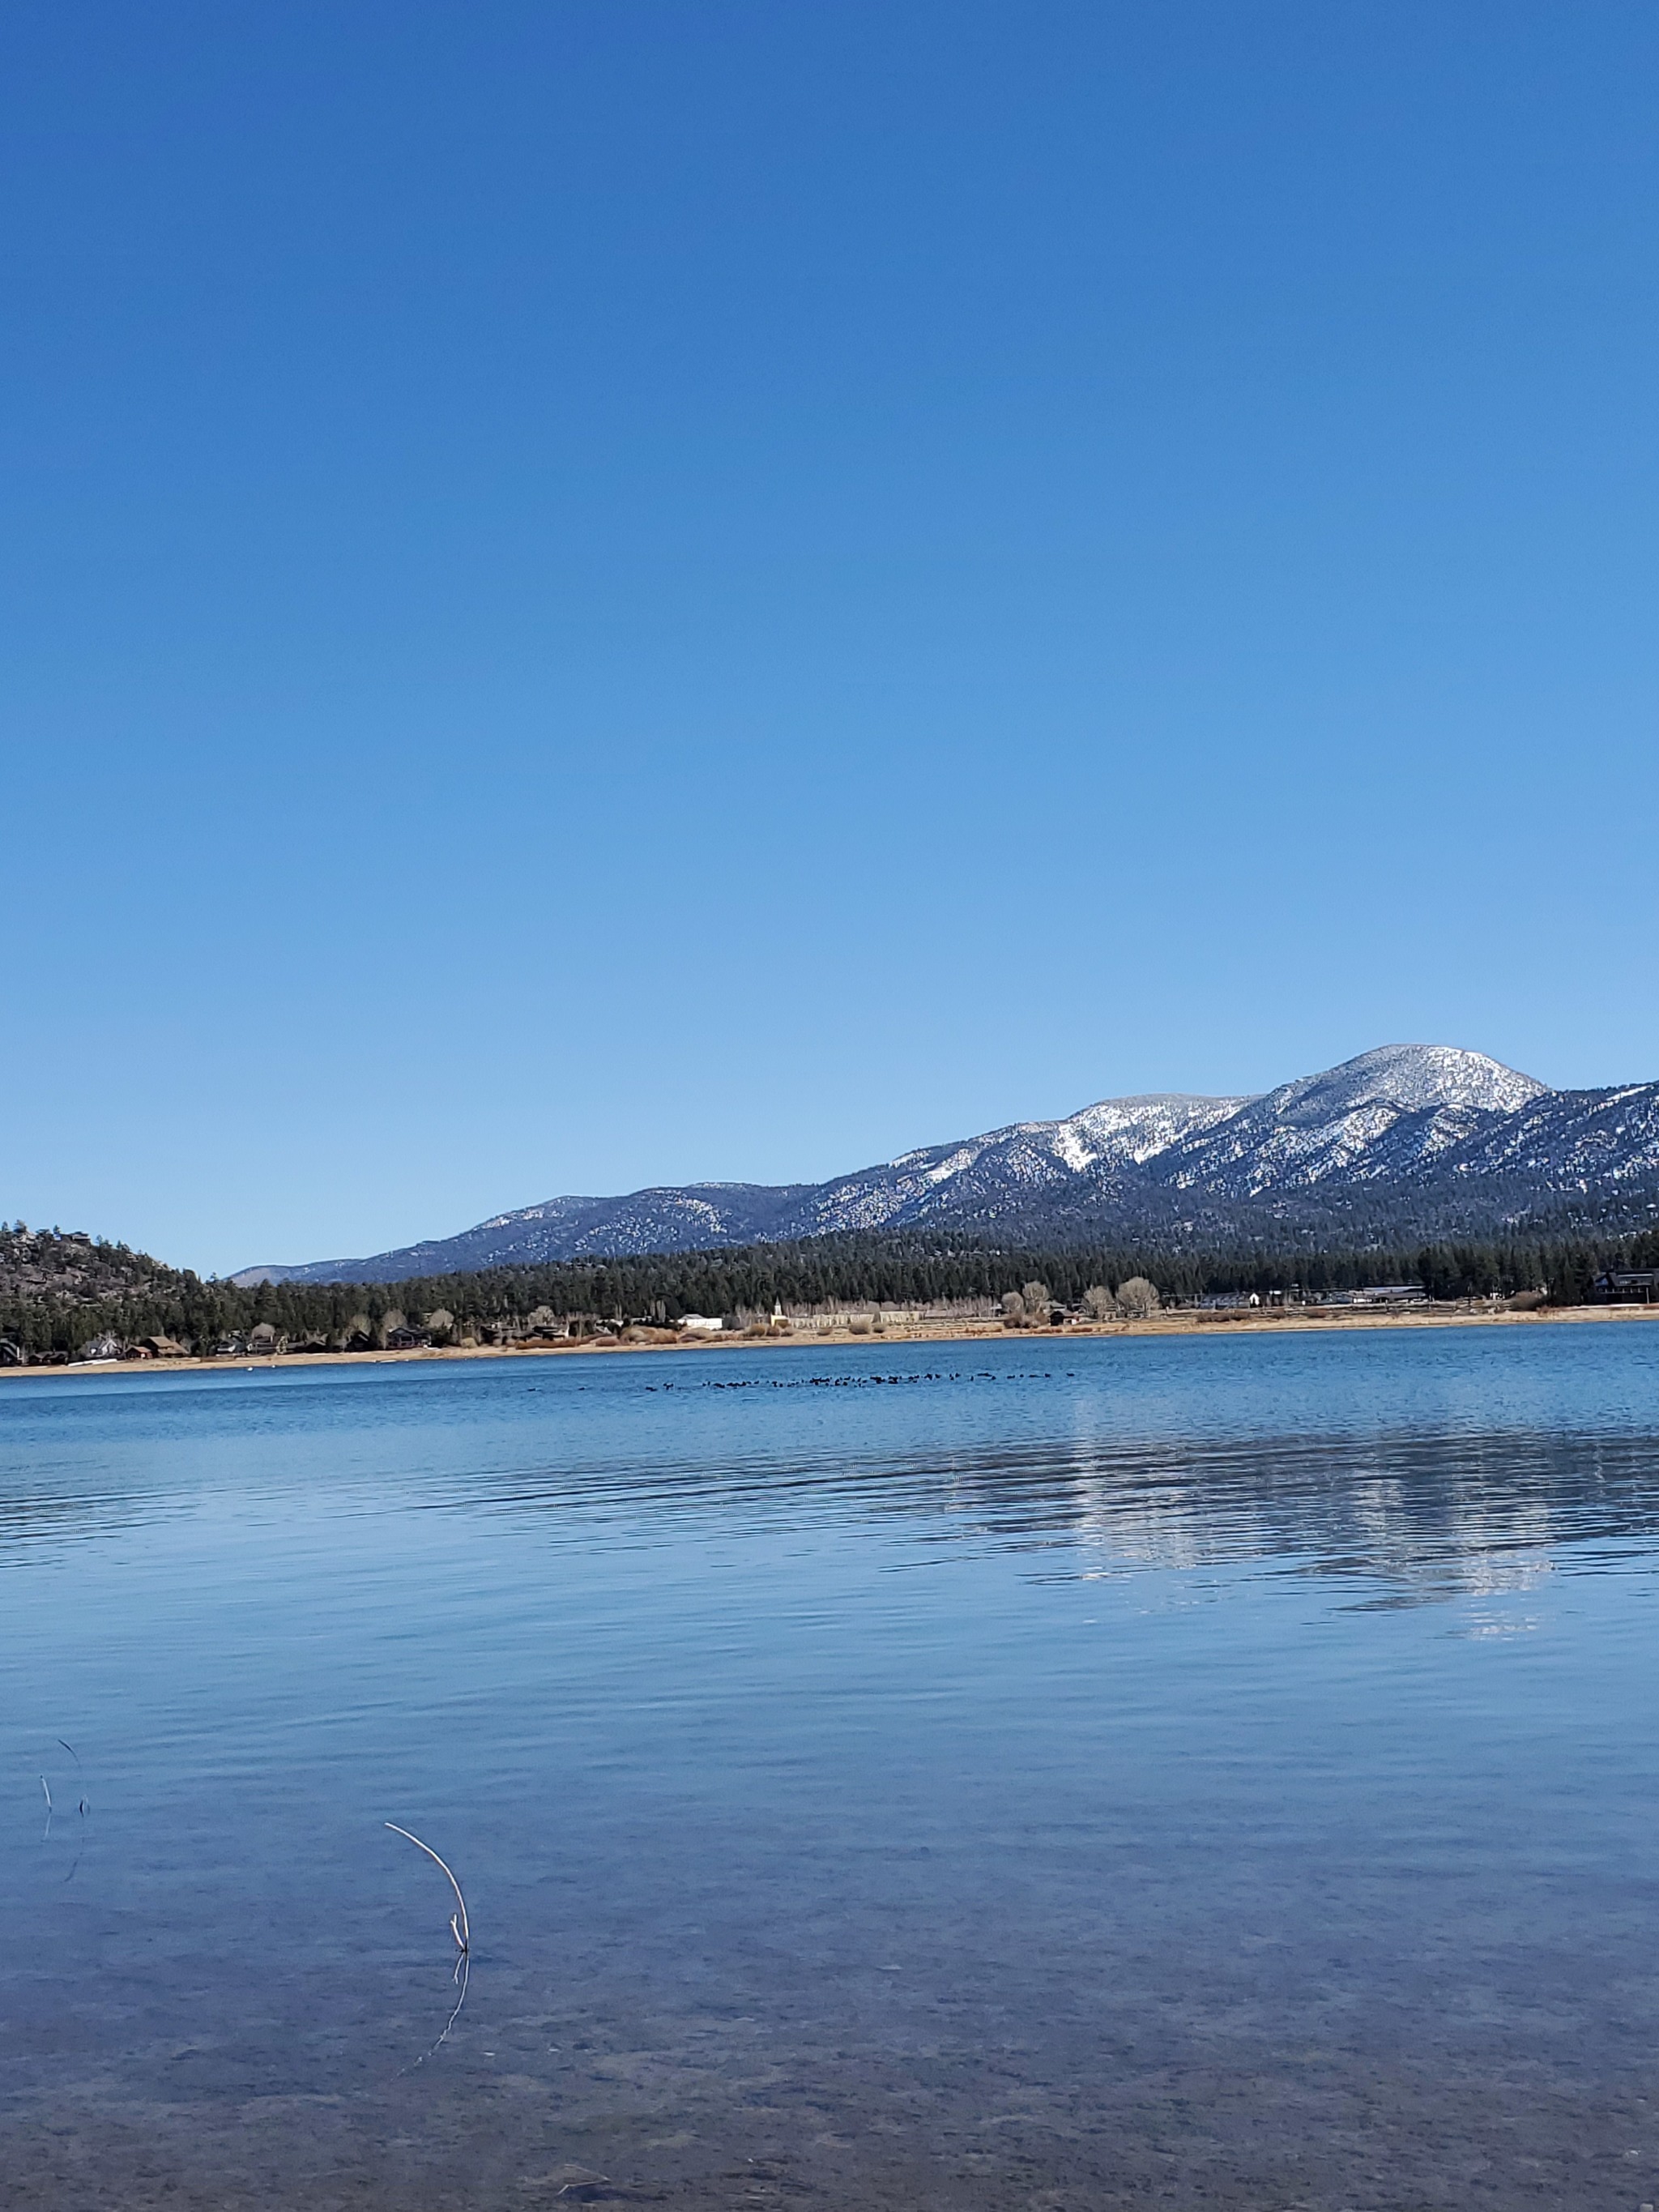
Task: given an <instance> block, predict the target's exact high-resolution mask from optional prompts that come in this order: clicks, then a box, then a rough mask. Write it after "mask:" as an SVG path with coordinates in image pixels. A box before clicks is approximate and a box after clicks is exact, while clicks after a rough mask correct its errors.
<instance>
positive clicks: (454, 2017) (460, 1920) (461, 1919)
mask: <svg viewBox="0 0 1659 2212" xmlns="http://www.w3.org/2000/svg"><path fill="white" fill-rule="evenodd" d="M386 1826H387V1827H388V1828H390V1829H391V1831H392V1834H393V1835H394V1836H402V1837H404V1838H405V1839H406V1840H407V1841H408V1842H410V1843H411V1844H414V1846H415V1848H416V1850H417V1851H424V1852H425V1853H426V1855H427V1857H428V1858H429V1859H430V1860H431V1861H432V1863H433V1864H434V1865H435V1866H438V1867H441V1868H442V1869H443V1870H444V1873H445V1874H446V1875H447V1876H448V1877H449V1886H450V1887H451V1888H452V1889H453V1891H454V1893H455V1910H454V1911H453V1912H452V1913H451V1914H450V1916H449V1932H450V1934H451V1935H452V1936H453V1937H454V1938H455V1972H454V1975H453V1980H454V1981H455V1982H456V1983H457V1984H459V1990H460V1994H459V1996H457V1998H456V2000H455V2009H454V2010H453V2012H452V2013H451V2014H450V2015H449V2018H448V2019H447V2021H445V2022H444V2024H443V2028H442V2031H441V2033H440V2034H439V2036H438V2039H437V2041H436V2042H435V2043H434V2044H433V2045H431V2046H430V2048H428V2050H425V2051H422V2053H421V2055H420V2057H418V2058H416V2059H411V2060H410V2063H409V2064H408V2065H407V2066H403V2067H400V2068H399V2069H398V2072H399V2074H412V2073H413V2072H414V2071H415V2069H416V2067H417V2066H424V2065H425V2063H426V2062H427V2060H428V2058H430V2057H431V2056H432V2053H433V2051H436V2050H437V2049H438V2048H439V2045H441V2044H444V2043H447V2041H448V2039H449V2031H450V2029H451V2028H452V2027H454V2025H455V2023H456V2021H458V2020H459V2018H460V2016H461V2007H462V2006H463V2005H464V2004H465V2002H466V1985H467V1983H468V1982H469V1981H470V1980H471V1974H472V1929H471V1923H470V1922H469V1921H468V1919H467V1917H466V1899H465V1898H464V1897H463V1896H462V1894H461V1885H460V1884H459V1882H458V1881H456V1879H455V1874H454V1869H453V1868H452V1867H451V1866H450V1864H449V1863H448V1862H447V1860H446V1859H441V1858H440V1857H439V1856H438V1854H437V1852H436V1851H435V1850H433V1848H432V1846H431V1844H423V1843H422V1841H421V1839H420V1838H419V1837H418V1836H417V1835H416V1834H414V1833H413V1832H412V1831H411V1830H410V1829H408V1828H400V1827H399V1826H398V1823H397V1822H396V1821H395V1820H388V1821H387V1822H386Z"/></svg>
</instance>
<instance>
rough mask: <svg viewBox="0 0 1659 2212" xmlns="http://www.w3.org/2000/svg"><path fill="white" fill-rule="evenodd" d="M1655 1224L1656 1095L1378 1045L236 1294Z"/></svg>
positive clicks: (472, 1237)
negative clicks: (897, 1237)
mask: <svg viewBox="0 0 1659 2212" xmlns="http://www.w3.org/2000/svg"><path fill="white" fill-rule="evenodd" d="M1656 1214H1659V1084H1652V1083H1647V1084H1638V1085H1629V1086H1626V1087H1622V1088H1618V1089H1612V1090H1605V1091H1552V1090H1550V1089H1549V1088H1548V1086H1547V1085H1545V1084H1542V1083H1540V1082H1538V1081H1536V1080H1535V1079H1534V1078H1533V1077H1531V1076H1528V1075H1522V1074H1520V1073H1517V1072H1516V1070H1515V1069H1514V1068H1511V1067H1505V1066H1503V1064H1502V1063H1501V1062H1500V1061H1498V1060H1492V1059H1489V1058H1488V1057H1487V1056H1486V1054H1484V1053H1478V1052H1468V1051H1463V1050H1461V1049H1459V1048H1456V1047H1455V1046H1450V1045H1385V1046H1383V1047H1382V1048H1380V1049H1378V1050H1377V1051H1375V1052H1367V1053H1362V1054H1360V1055H1359V1057H1358V1059H1355V1060H1345V1061H1344V1062H1343V1063H1342V1064H1341V1066H1339V1067H1334V1068H1329V1069H1327V1070H1325V1071H1324V1072H1323V1073H1321V1074H1318V1075H1311V1076H1304V1077H1302V1078H1300V1079H1298V1080H1297V1081H1295V1082H1292V1083H1286V1084H1282V1085H1279V1088H1278V1089H1277V1090H1274V1091H1267V1092H1265V1093H1263V1094H1262V1095H1261V1096H1260V1097H1247V1098H1199V1097H1188V1096H1185V1095H1182V1094H1179V1093H1158V1094H1155V1095H1153V1096H1151V1097H1136V1098H1111V1099H1105V1100H1103V1101H1102V1102H1101V1103H1099V1104H1097V1105H1094V1106H1086V1107H1085V1108H1084V1109H1082V1111H1081V1112H1080V1113H1077V1114H1073V1115H1069V1116H1067V1117H1066V1119H1065V1120H1063V1121H1024V1122H1017V1123H1015V1124H1013V1125H1012V1127H1007V1128H1003V1129H994V1130H991V1131H989V1132H988V1133H986V1134H985V1135H983V1136H978V1137H965V1138H960V1139H955V1140H953V1141H952V1142H951V1143H949V1144H943V1145H934V1146H927V1147H926V1148H924V1149H923V1150H921V1151H919V1152H905V1153H902V1154H901V1155H900V1157H899V1158H896V1159H894V1160H889V1161H886V1162H884V1164H880V1165H878V1166H876V1167H870V1168H864V1169H860V1170H858V1171H857V1172H856V1173H854V1174H852V1175H848V1176H837V1177H836V1178H835V1179H834V1180H833V1181H831V1182H824V1183H790V1184H782V1185H774V1184H763V1183H691V1184H687V1185H684V1186H681V1187H678V1188H665V1189H653V1190H641V1191H635V1192H633V1193H631V1194H629V1195H628V1196H627V1197H623V1198H576V1197H569V1198H555V1199H549V1200H544V1202H543V1203H542V1204H541V1205H539V1206H526V1207H524V1208H522V1209H521V1210H520V1211H518V1212H510V1213H499V1214H495V1215H494V1216H493V1217H492V1218H490V1219H489V1220H488V1221H483V1222H480V1223H479V1224H478V1225H477V1227H476V1228H473V1229H469V1230H466V1231H463V1232H462V1233H461V1234H460V1235H459V1236H457V1237H445V1238H441V1239H436V1240H435V1241H432V1242H430V1243H422V1244H413V1245H408V1246H405V1247H404V1248H403V1249H399V1250H398V1251H393V1252H382V1253H378V1254H375V1255H372V1256H371V1257H369V1258H367V1259H352V1260H319V1261H309V1262H307V1263H304V1264H302V1265H299V1266H292V1265H276V1266H263V1267H248V1268H245V1269H243V1271H242V1272H241V1273H240V1274H238V1275H236V1276H234V1278H233V1280H234V1282H236V1283H238V1284H241V1285H253V1284H258V1283H262V1282H271V1283H276V1282H292V1283H325V1282H362V1283H377V1282H378V1283H387V1282H398V1281H403V1280H406V1279H410V1278H413V1277H416V1276H420V1277H428V1276H435V1275H446V1274H452V1273H465V1272H470V1271H474V1270H480V1269H485V1268H495V1267H525V1266H536V1265H544V1264H547V1263H549V1262H551V1261H569V1260H583V1259H592V1258H600V1257H612V1256H628V1255H641V1254H645V1253H653V1252H681V1251H697V1250H707V1249H720V1248H722V1247H726V1246H740V1245H754V1244H764V1243H792V1242H796V1241H799V1240H802V1239H810V1238H813V1237H824V1236H832V1235H839V1234H844V1233H847V1232H848V1231H872V1230H889V1229H890V1230H899V1229H915V1228H924V1227H925V1228H927V1229H930V1230H933V1231H941V1232H943V1231H951V1230H957V1229H959V1230H960V1231H962V1232H963V1234H964V1235H968V1236H973V1237H996V1238H999V1239H1004V1240H1013V1239H1022V1240H1024V1241H1026V1242H1029V1243H1050V1244H1053V1243H1068V1242H1082V1241H1085V1240H1087V1239H1091V1238H1094V1239H1099V1238H1103V1237H1120V1238H1121V1237H1139V1238H1141V1239H1157V1240H1158V1241H1159V1242H1160V1243H1164V1244H1166V1245H1172V1246H1177V1247H1178V1246H1182V1245H1185V1246H1188V1247H1193V1246H1206V1245H1208V1246H1213V1245H1217V1244H1219V1243H1223V1242H1237V1241H1238V1240H1240V1239H1243V1240H1247V1241H1248V1240H1249V1239H1251V1238H1258V1237H1283V1236H1285V1235H1286V1234H1291V1235H1297V1236H1306V1237H1330V1238H1340V1239H1342V1240H1344V1241H1346V1242H1349V1243H1356V1242H1357V1243H1365V1242H1379V1243H1380V1242H1389V1241H1391V1240H1395V1239H1399V1238H1409V1237H1441V1236H1448V1235H1458V1234H1465V1235H1486V1234H1490V1233H1492V1232H1493V1231H1501V1230H1513V1229H1516V1228H1520V1227H1524V1226H1525V1225H1528V1223H1530V1222H1534V1221H1539V1222H1542V1221H1546V1220H1547V1222H1548V1223H1549V1224H1550V1225H1551V1226H1552V1228H1553V1229H1559V1226H1560V1225H1562V1224H1563V1223H1564V1222H1571V1221H1579V1220H1582V1221H1583V1222H1584V1223H1585V1224H1586V1225H1595V1227H1596V1228H1598V1229H1599V1230H1602V1231H1612V1230H1613V1229H1617V1228H1622V1227H1628V1228H1641V1227H1644V1226H1645V1225H1647V1224H1648V1223H1650V1221H1651V1220H1653V1219H1654V1218H1655V1217H1656Z"/></svg>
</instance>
